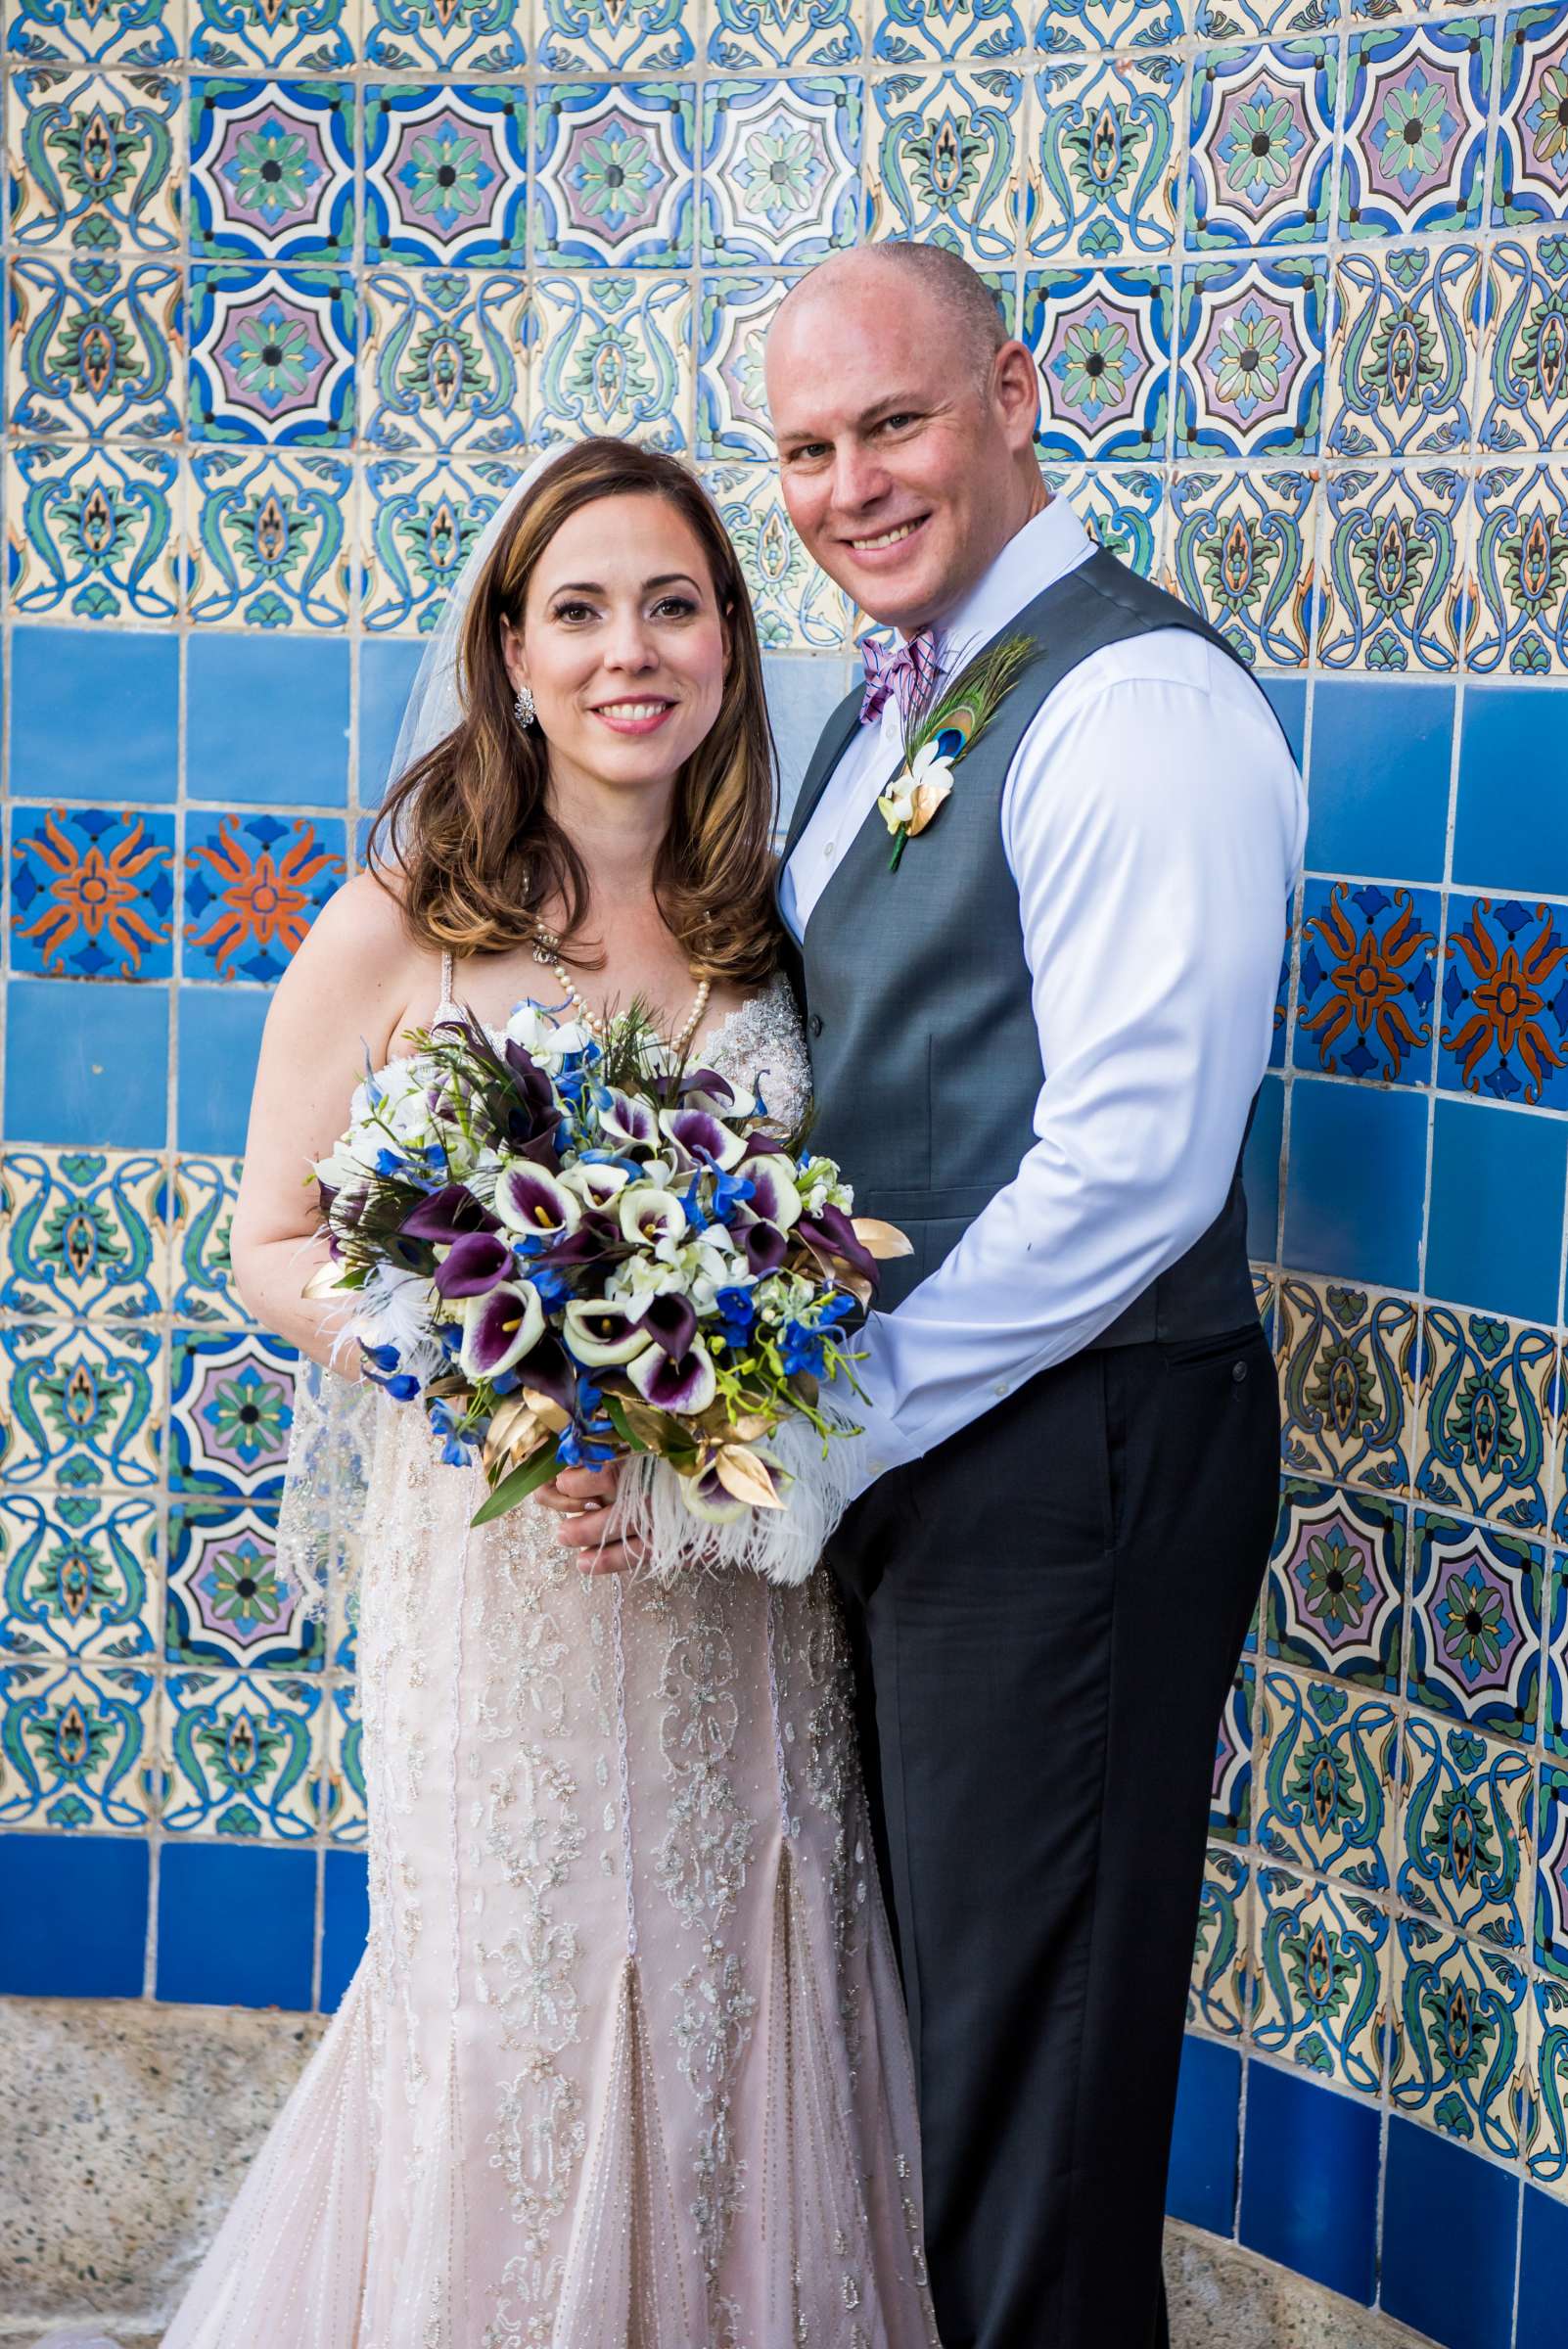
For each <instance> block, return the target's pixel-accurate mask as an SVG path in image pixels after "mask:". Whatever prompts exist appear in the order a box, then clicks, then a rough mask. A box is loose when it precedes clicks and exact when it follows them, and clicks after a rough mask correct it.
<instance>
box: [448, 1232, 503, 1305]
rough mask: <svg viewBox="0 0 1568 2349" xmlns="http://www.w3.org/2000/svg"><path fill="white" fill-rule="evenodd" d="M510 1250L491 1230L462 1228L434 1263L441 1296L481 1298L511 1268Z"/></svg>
mask: <svg viewBox="0 0 1568 2349" xmlns="http://www.w3.org/2000/svg"><path fill="white" fill-rule="evenodd" d="M513 1268H514V1267H513V1261H512V1251H511V1249H510V1248H509V1247H508V1246H507V1244H506V1242H505V1241H504V1240H503V1239H500V1238H498V1237H497V1236H496V1234H495V1233H494V1232H493V1231H465V1232H464V1234H463V1236H462V1238H461V1239H459V1240H454V1241H453V1242H452V1245H451V1247H450V1248H449V1249H448V1250H447V1252H446V1254H445V1256H444V1257H443V1258H442V1259H441V1261H440V1263H439V1264H438V1266H437V1267H436V1271H435V1275H434V1278H435V1282H436V1286H437V1289H438V1291H439V1293H440V1295H441V1296H442V1297H484V1296H485V1295H487V1294H488V1292H489V1291H490V1290H491V1289H493V1288H494V1286H495V1284H496V1282H497V1281H498V1280H504V1279H505V1277H506V1275H507V1274H508V1273H509V1272H511V1271H512V1270H513Z"/></svg>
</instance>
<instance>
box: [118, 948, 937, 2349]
mask: <svg viewBox="0 0 1568 2349" xmlns="http://www.w3.org/2000/svg"><path fill="white" fill-rule="evenodd" d="M443 1008H444V1007H443ZM700 1049H701V1052H702V1057H703V1059H704V1060H705V1061H706V1062H708V1063H710V1064H712V1065H715V1066H717V1067H718V1068H719V1069H720V1070H721V1071H722V1072H723V1073H724V1074H725V1075H727V1076H729V1077H730V1078H732V1079H733V1080H735V1081H736V1082H741V1083H745V1084H752V1083H754V1082H758V1081H759V1078H760V1073H765V1078H764V1079H763V1082H762V1086H761V1089H763V1090H764V1093H765V1098H766V1099H767V1101H768V1103H769V1106H770V1108H772V1110H773V1112H774V1115H775V1116H777V1117H780V1118H781V1119H782V1120H783V1121H784V1122H790V1121H793V1120H794V1119H795V1118H796V1117H797V1116H798V1115H799V1113H800V1111H801V1109H802V1107H803V1105H804V1103H805V1100H806V1098H807V1082H808V1080H807V1061H806V1055H805V1050H804V1047H803V1044H802V1040H801V1036H800V1030H799V1026H798V1023H797V1020H796V1015H795V1011H794V1007H793V1003H792V1001H791V998H790V996H789V992H788V990H787V989H786V988H785V987H784V986H783V985H782V983H777V984H775V986H774V988H773V989H772V990H769V991H767V992H766V993H764V994H762V995H761V996H759V997H757V998H755V999H754V1000H753V1001H752V1002H750V1003H748V1004H746V1005H745V1006H743V1008H742V1009H741V1010H740V1011H739V1012H737V1013H735V1014H732V1015H731V1017H730V1018H729V1019H728V1020H726V1021H724V1022H722V1023H721V1024H720V1026H719V1027H718V1028H717V1030H715V1033H714V1035H713V1036H712V1037H711V1038H710V1039H709V1041H708V1042H707V1043H706V1044H704V1045H703V1046H701V1047H700ZM376 1410H377V1423H376V1435H375V1450H374V1460H373V1466H372V1469H371V1476H370V1504H369V1509H368V1511H367V1515H366V1519H365V1533H364V1539H363V1544H362V1549H363V1562H362V1567H361V1588H360V1602H359V1603H360V1691H361V1704H362V1711H363V1722H364V1756H365V1773H366V1783H367V1787H368V1790H369V1806H370V1896H371V1930H370V1939H369V1945H368V1948H367V1950H366V1954H365V1957H364V1960H363V1962H362V1964H361V1965H360V1968H359V1971H358V1972H357V1974H356V1975H355V1977H354V1980H353V1983H352V1985H351V1987H350V1989H349V1991H348V1993H347V1995H346V1999H345V2002H344V2004H343V2006H342V2008H341V2009H340V2011H339V2013H338V2015H337V2016H336V2018H335V2019H334V2021H333V2023H332V2026H331V2028H330V2029H329V2032H328V2034H327V2037H326V2038H325V2039H324V2041H323V2042H322V2044H321V2046H320V2047H319V2049H318V2050H316V2053H315V2055H314V2056H313V2058H312V2059H311V2062H310V2064H309V2066H308V2068H307V2070H306V2072H305V2074H304V2076H303V2078H302V2079H301V2080H300V2084H299V2086H298V2088H297V2089H296V2091H295V2093H294V2095H293V2096H292V2098H291V2099H290V2101H289V2103H288V2104H287V2106H286V2107H285V2109H284V2111H283V2114H282V2116H281V2117H280V2119H279V2120H278V2122H277V2123H276V2125H275V2127H274V2129H273V2131H272V2134H271V2136H270V2137H269V2138H268V2140H267V2142H266V2143H265V2144H264V2146H263V2147H262V2150H261V2152H260V2154H259V2156H258V2157H257V2159H256V2161H255V2163H254V2167H253V2168H252V2170H251V2172H250V2173H249V2176H248V2178H247V2180H246V2182H245V2184H244V2186H243V2188H242V2189H241V2191H240V2194H239V2197H238V2199H237V2200H236V2202H235V2203H234V2205H233V2208H232V2209H231V2211H230V2213H229V2215H228V2217H227V2219H226V2220H225V2222H224V2224H223V2226H222V2229H221V2230H220V2232H219V2234H218V2235H217V2238H216V2240H215V2242H214V2243H213V2245H212V2248H211V2250H210V2252H209V2253H208V2257H207V2259H206V2261H205V2262H204V2264H203V2266H202V2268H201V2269H200V2271H199V2273H198V2275H197V2277H196V2280H195V2281H194V2283H193V2284H192V2286H191V2289H190V2291H189V2293H188V2295H187V2297H186V2299H185V2301H184V2303H183V2305H182V2306H181V2308H180V2310H179V2313H178V2314H177V2316H176V2317H175V2319H174V2322H173V2325H172V2326H171V2328H170V2330H169V2331H168V2333H167V2334H166V2335H165V2341H164V2349H257V2345H258V2344H263V2343H264V2344H265V2345H266V2349H927V2345H928V2344H934V2343H935V2340H936V2333H935V2328H934V2326H933V2323H932V2318H931V2312H930V2303H929V2300H928V2297H927V2292H926V2286H925V2278H924V2269H923V2262H922V2253H921V2246H920V2210H919V2198H920V2197H919V2171H918V2155H917V2146H916V2134H915V2115H914V2097H913V2087H912V2078H911V2072H910V2065H909V2057H908V2052H907V2046H906V2040H905V2032H904V2021H903V2013H902V2008H901V2005H900V2003H899V1985H898V1979H897V1975H896V1972H895V1969H894V1964H893V1959H892V1955H891V1949H890V1944H889V1940H888V1933H887V1926H886V1922H885V1919H884V1916H883V1912H882V1908H881V1904H880V1899H879V1895H878V1890H877V1882H876V1872H875V1865H874V1861H873V1857H872V1850H871V1842H870V1836H869V1832H868V1828H867V1824H866V1819H865V1813H864V1798H863V1795H862V1792H861V1786H860V1779H859V1774H858V1770H857V1765H856V1758H855V1751H854V1744H853V1718H852V1709H851V1691H850V1681H849V1671H848V1662H847V1656H846V1650H845V1644H844V1638H843V1634H842V1630H841V1626H840V1622H839V1617H838V1613H837V1608H836V1604H835V1600H834V1596H833V1592H832V1589H831V1586H830V1584H829V1581H828V1578H827V1576H826V1575H825V1573H823V1572H820V1571H819V1572H818V1573H817V1574H815V1575H814V1576H813V1577H812V1578H811V1579H810V1581H809V1582H808V1583H807V1584H806V1585H805V1586H803V1587H801V1588H799V1589H778V1588H774V1587H772V1586H770V1585H768V1584H765V1583H763V1582H761V1580H760V1579H758V1578H756V1577H755V1576H742V1575H739V1574H732V1575H729V1576H727V1577H720V1576H718V1575H715V1574H707V1575H704V1574H703V1573H701V1572H694V1573H693V1575H692V1578H691V1579H690V1581H689V1582H686V1583H682V1584H677V1585H674V1586H665V1587H656V1586H654V1585H652V1584H651V1583H647V1582H638V1581H637V1580H636V1579H635V1578H623V1577H621V1576H615V1575H611V1576H603V1577H598V1578H594V1577H585V1576H583V1575H582V1574H581V1573H580V1572H579V1571H578V1569H577V1568H576V1566H575V1565H574V1564H573V1563H572V1562H571V1560H570V1558H569V1556H568V1555H567V1553H565V1552H564V1551H563V1550H562V1549H561V1548H560V1547H559V1546H558V1545H557V1544H556V1543H555V1541H554V1539H553V1534H552V1521H551V1520H550V1519H549V1518H548V1516H547V1515H546V1514H545V1512H544V1511H542V1510H539V1509H534V1508H530V1507H524V1508H522V1509H520V1510H518V1511H516V1512H515V1513H513V1514H512V1515H510V1516H508V1517H504V1518H502V1519H500V1520H499V1521H498V1522H496V1523H494V1524H491V1525H488V1526H485V1527H484V1528H482V1529H481V1530H480V1531H478V1532H473V1531H471V1530H470V1528H469V1519H470V1517H471V1516H472V1514H473V1511H474V1509H475V1507H476V1506H477V1504H478V1501H479V1499H480V1498H481V1497H482V1495H483V1491H484V1487H483V1483H482V1482H481V1480H480V1478H479V1475H478V1472H477V1471H476V1470H472V1469H459V1468H454V1467H449V1466H446V1465H445V1464H443V1463H442V1461H441V1460H440V1457H439V1453H438V1448H437V1446H436V1444H435V1442H434V1440H433V1439H432V1437H431V1435H430V1432H429V1430H428V1427H427V1425H426V1422H425V1419H424V1417H423V1415H422V1413H420V1412H419V1411H418V1410H417V1409H414V1408H412V1407H407V1406H402V1405H395V1404H392V1403H390V1402H388V1401H386V1400H385V1399H381V1400H380V1401H379V1402H378V1404H377V1405H376Z"/></svg>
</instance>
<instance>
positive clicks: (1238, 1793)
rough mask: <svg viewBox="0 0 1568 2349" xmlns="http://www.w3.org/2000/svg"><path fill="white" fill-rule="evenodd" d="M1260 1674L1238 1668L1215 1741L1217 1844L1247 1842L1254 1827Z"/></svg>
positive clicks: (1212, 1812) (1212, 1817)
mask: <svg viewBox="0 0 1568 2349" xmlns="http://www.w3.org/2000/svg"><path fill="white" fill-rule="evenodd" d="M1257 1681H1258V1671H1257V1667H1256V1665H1254V1664H1250V1663H1246V1662H1243V1663H1241V1664H1239V1665H1238V1666H1237V1667H1236V1671H1235V1674H1234V1677H1233V1678H1232V1680H1231V1683H1230V1693H1229V1695H1228V1697H1227V1698H1226V1699H1225V1709H1224V1711H1223V1713H1222V1715H1221V1719H1220V1733H1219V1736H1218V1737H1217V1738H1216V1740H1215V1754H1214V1782H1213V1786H1212V1789H1211V1795H1210V1803H1209V1833H1210V1834H1211V1836H1213V1838H1214V1840H1215V1841H1216V1842H1217V1843H1244V1842H1245V1841H1246V1840H1247V1837H1248V1835H1249V1834H1250V1832H1251V1828H1252V1814H1253V1797H1252V1740H1253V1717H1254V1712H1255V1709H1256V1699H1257Z"/></svg>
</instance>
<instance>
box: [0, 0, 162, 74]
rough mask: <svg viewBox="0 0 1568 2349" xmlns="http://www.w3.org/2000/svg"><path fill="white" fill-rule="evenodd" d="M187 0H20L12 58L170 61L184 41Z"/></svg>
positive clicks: (10, 43) (9, 40)
mask: <svg viewBox="0 0 1568 2349" xmlns="http://www.w3.org/2000/svg"><path fill="white" fill-rule="evenodd" d="M186 5H187V0H107V4H106V0H17V4H16V6H15V7H14V8H13V10H12V11H11V15H10V20H9V23H8V27H7V34H6V48H7V49H8V50H9V52H10V53H11V57H12V58H13V59H19V58H35V59H37V60H38V61H39V62H40V63H42V62H45V61H48V62H60V63H80V64H83V65H110V64H114V65H126V66H144V67H145V66H165V65H169V64H171V63H172V62H173V60H174V59H175V58H177V57H178V56H179V55H180V53H181V51H182V49H183V48H184V45H185V19H186Z"/></svg>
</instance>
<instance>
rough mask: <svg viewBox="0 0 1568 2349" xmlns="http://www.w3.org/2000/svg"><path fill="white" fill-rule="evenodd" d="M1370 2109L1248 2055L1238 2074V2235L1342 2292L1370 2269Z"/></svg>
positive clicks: (1368, 2280) (1368, 2291)
mask: <svg viewBox="0 0 1568 2349" xmlns="http://www.w3.org/2000/svg"><path fill="white" fill-rule="evenodd" d="M1377 2136H1378V2114H1377V2111H1376V2109H1375V2108H1374V2107H1373V2106H1372V2105H1369V2104H1362V2103H1360V2102H1359V2101H1358V2100H1357V2099H1356V2098H1355V2097H1352V2096H1337V2095H1336V2094H1335V2093H1334V2091H1333V2090H1332V2089H1327V2088H1319V2087H1318V2086H1317V2084H1316V2082H1315V2081H1313V2080H1308V2079H1304V2078H1303V2077H1302V2076H1301V2074H1300V2073H1296V2072H1281V2071H1275V2070H1273V2069H1272V2067H1271V2066H1270V2065H1268V2064H1266V2063H1259V2062H1258V2061H1257V2060H1256V2058H1255V2059H1254V2061H1253V2062H1252V2064H1251V2065H1250V2067H1249V2070H1248V2076H1247V2149H1246V2158H1245V2161H1244V2163H1243V2166H1242V2173H1241V2226H1240V2230H1239V2232H1240V2235H1241V2240H1242V2241H1243V2242H1244V2243H1245V2244H1246V2245H1247V2247H1248V2248H1249V2250H1253V2251H1261V2252H1262V2253H1263V2255H1264V2257H1265V2258H1266V2259H1273V2260H1277V2261H1278V2262H1279V2264H1280V2266H1281V2267H1285V2268H1294V2269H1295V2270H1296V2272H1297V2273H1298V2275H1302V2276H1310V2277H1311V2278H1312V2279H1313V2280H1314V2282H1315V2283H1321V2284H1325V2285H1326V2286H1327V2288H1328V2289H1329V2290H1330V2291H1334V2292H1343V2293H1344V2295H1345V2297H1346V2298H1347V2299H1348V2300H1360V2301H1362V2302H1369V2301H1370V2299H1371V2297H1372V2290H1373V2285H1374V2283H1375V2280H1376V2273H1377Z"/></svg>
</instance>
